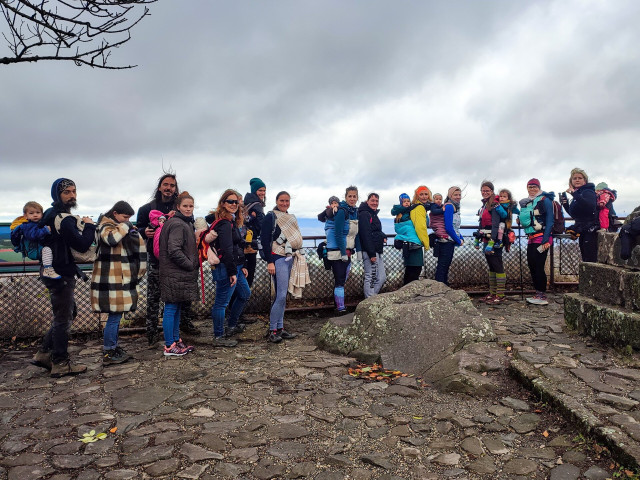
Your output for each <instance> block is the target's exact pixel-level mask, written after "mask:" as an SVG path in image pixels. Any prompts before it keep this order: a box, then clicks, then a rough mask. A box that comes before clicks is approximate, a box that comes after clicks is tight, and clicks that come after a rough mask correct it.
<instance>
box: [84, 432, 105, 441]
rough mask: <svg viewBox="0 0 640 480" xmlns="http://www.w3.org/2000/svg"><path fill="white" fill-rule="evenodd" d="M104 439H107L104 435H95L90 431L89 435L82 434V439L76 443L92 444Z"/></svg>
mask: <svg viewBox="0 0 640 480" xmlns="http://www.w3.org/2000/svg"><path fill="white" fill-rule="evenodd" d="M105 438H107V434H106V433H98V434H97V435H96V431H95V430H91V431H90V432H89V433H83V434H82V438H80V439H78V441H79V442H82V443H93V442H97V441H98V440H104V439H105Z"/></svg>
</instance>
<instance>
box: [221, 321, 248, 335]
mask: <svg viewBox="0 0 640 480" xmlns="http://www.w3.org/2000/svg"><path fill="white" fill-rule="evenodd" d="M244 330H245V325H244V323H239V324H238V325H236V326H235V327H228V328H227V329H226V331H225V332H224V336H225V337H227V338H229V337H233V336H234V335H236V334H238V333H242V332H244Z"/></svg>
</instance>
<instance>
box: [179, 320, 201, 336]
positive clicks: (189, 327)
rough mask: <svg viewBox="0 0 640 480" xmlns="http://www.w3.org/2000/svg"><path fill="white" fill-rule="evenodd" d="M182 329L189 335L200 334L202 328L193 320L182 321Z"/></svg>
mask: <svg viewBox="0 0 640 480" xmlns="http://www.w3.org/2000/svg"><path fill="white" fill-rule="evenodd" d="M180 331H181V332H182V333H186V334H187V335H200V333H201V332H200V329H199V328H198V327H196V326H195V325H194V324H193V323H191V322H180Z"/></svg>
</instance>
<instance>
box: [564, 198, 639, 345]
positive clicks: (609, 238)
mask: <svg viewBox="0 0 640 480" xmlns="http://www.w3.org/2000/svg"><path fill="white" fill-rule="evenodd" d="M638 215H640V207H638V208H637V209H636V210H634V212H633V213H632V214H631V215H630V216H629V217H628V218H627V222H628V221H630V219H632V218H634V217H635V216H638ZM639 269H640V246H636V247H635V248H634V250H633V252H632V255H631V258H629V259H628V260H622V258H620V240H619V239H618V234H617V233H610V232H599V234H598V263H588V262H583V263H581V264H580V267H579V275H580V281H579V282H580V283H579V288H578V293H570V294H567V295H565V304H564V316H565V321H566V323H567V325H569V326H570V327H571V328H573V329H575V330H577V331H578V332H580V333H581V334H584V335H590V336H592V337H594V338H597V339H598V340H600V341H602V342H605V343H608V344H611V345H618V346H627V345H630V346H631V347H633V348H635V349H640V271H638V270H639Z"/></svg>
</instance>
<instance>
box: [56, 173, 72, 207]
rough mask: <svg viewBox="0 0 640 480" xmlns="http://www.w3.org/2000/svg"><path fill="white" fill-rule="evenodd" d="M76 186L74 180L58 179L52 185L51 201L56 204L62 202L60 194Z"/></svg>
mask: <svg viewBox="0 0 640 480" xmlns="http://www.w3.org/2000/svg"><path fill="white" fill-rule="evenodd" d="M70 186H74V187H75V186H76V184H75V182H74V181H73V180H69V179H68V178H58V179H57V180H56V181H54V182H53V184H52V185H51V199H52V200H53V202H54V203H56V202H59V201H60V194H61V193H62V192H64V191H65V189H66V188H67V187H70Z"/></svg>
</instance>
